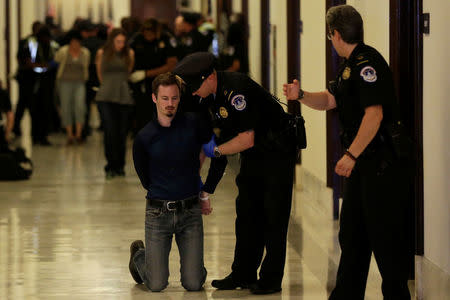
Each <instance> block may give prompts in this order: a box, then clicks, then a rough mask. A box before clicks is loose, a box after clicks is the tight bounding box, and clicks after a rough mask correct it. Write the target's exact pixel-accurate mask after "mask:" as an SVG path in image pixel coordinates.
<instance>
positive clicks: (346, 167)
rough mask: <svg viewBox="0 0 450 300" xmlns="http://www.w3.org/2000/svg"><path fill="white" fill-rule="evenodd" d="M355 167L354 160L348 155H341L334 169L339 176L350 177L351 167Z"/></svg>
mask: <svg viewBox="0 0 450 300" xmlns="http://www.w3.org/2000/svg"><path fill="white" fill-rule="evenodd" d="M354 167H355V161H354V160H353V159H351V158H350V157H348V156H347V155H344V156H342V158H341V159H340V160H339V161H338V163H337V164H336V168H335V169H334V171H335V172H336V174H338V175H340V176H345V177H347V178H348V177H350V174H351V173H352V170H353V168H354Z"/></svg>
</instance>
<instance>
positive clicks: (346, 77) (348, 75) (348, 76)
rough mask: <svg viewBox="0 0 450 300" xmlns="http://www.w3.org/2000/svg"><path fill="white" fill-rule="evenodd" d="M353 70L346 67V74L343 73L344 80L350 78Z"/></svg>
mask: <svg viewBox="0 0 450 300" xmlns="http://www.w3.org/2000/svg"><path fill="white" fill-rule="evenodd" d="M350 72H351V69H350V68H349V67H345V69H344V72H342V79H344V80H347V79H349V78H350Z"/></svg>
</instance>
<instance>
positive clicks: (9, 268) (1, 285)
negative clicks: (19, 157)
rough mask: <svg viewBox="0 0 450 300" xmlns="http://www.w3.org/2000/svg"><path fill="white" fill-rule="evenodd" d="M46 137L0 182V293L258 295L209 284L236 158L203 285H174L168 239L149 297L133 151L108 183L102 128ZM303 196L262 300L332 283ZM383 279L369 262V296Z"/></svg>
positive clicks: (227, 216)
mask: <svg viewBox="0 0 450 300" xmlns="http://www.w3.org/2000/svg"><path fill="white" fill-rule="evenodd" d="M51 141H52V142H53V144H54V145H53V146H51V147H42V146H40V147H34V149H33V161H34V163H35V173H34V175H33V178H32V179H31V180H29V181H23V182H0V299H14V300H15V299H148V298H149V297H152V299H240V298H242V299H256V298H259V297H256V296H253V295H251V294H250V293H249V291H247V290H236V291H216V290H215V289H214V288H212V287H211V280H212V279H216V278H221V277H223V276H225V275H227V274H228V273H229V271H230V264H231V261H232V258H233V248H234V198H235V196H236V192H237V191H236V187H235V185H234V177H235V172H236V170H235V169H236V168H235V167H233V165H234V166H236V162H234V164H233V163H231V166H230V167H229V168H228V169H227V174H226V176H225V177H224V179H223V180H222V182H221V184H220V185H219V187H218V190H217V192H216V194H215V195H214V200H213V201H214V202H213V203H214V211H213V214H212V215H210V216H208V217H205V218H204V219H205V263H206V266H207V269H208V278H207V282H206V284H205V290H204V291H202V292H190V293H188V292H185V290H184V289H183V288H182V287H181V284H180V282H179V278H180V276H179V257H178V252H177V248H176V246H175V245H174V246H173V248H172V253H171V258H170V262H171V264H170V270H171V275H170V276H171V277H170V285H169V287H168V288H167V289H166V290H165V291H164V292H162V293H156V294H149V292H147V291H146V290H145V288H144V287H143V286H142V285H135V284H134V281H133V280H132V278H131V276H130V274H129V272H128V258H129V245H130V243H131V242H132V241H133V240H135V239H142V238H143V235H144V205H145V201H144V191H143V189H142V188H141V186H140V184H139V181H138V178H137V177H136V175H135V172H134V170H133V167H132V163H131V155H130V152H128V158H127V162H128V164H127V168H126V173H127V176H126V177H125V178H115V179H112V180H109V181H106V180H105V177H104V172H103V164H104V159H103V147H102V146H101V135H100V134H99V133H94V135H93V136H92V137H91V138H90V139H89V141H88V143H87V144H85V145H81V146H70V147H68V146H65V145H64V144H65V140H64V137H63V136H56V137H52V138H51ZM130 145H131V144H130ZM305 194H306V193H302V192H301V191H300V190H298V189H296V190H295V199H294V206H293V212H292V218H291V226H290V232H289V248H288V255H287V264H286V272H285V278H284V282H283V290H282V292H281V293H280V294H275V295H270V296H266V297H264V299H326V297H327V295H328V293H329V291H330V289H331V288H332V286H333V285H334V277H335V274H336V266H337V262H338V257H339V246H338V243H337V230H338V226H337V223H336V222H334V221H332V220H331V218H330V216H328V215H327V214H325V213H324V210H323V209H322V208H321V207H319V206H317V205H314V204H311V203H309V202H308V198H307V195H305ZM372 266H375V264H372ZM446 280H447V279H444V280H443V284H448V283H446V282H448V281H446ZM380 284H381V281H380V277H379V274H378V271H377V270H376V268H373V269H372V271H371V273H370V278H369V282H368V286H367V297H366V299H374V300H375V299H382V296H381V293H380ZM424 285H425V284H424ZM426 285H427V286H426V288H432V285H431V286H430V285H429V282H427V284H426ZM447 286H448V285H447ZM412 289H414V287H413V286H412ZM447 295H448V294H447ZM426 299H445V298H442V297H441V298H435V297H430V298H426Z"/></svg>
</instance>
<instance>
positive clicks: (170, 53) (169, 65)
mask: <svg viewBox="0 0 450 300" xmlns="http://www.w3.org/2000/svg"><path fill="white" fill-rule="evenodd" d="M130 46H131V48H132V49H133V50H134V53H135V66H134V69H135V71H141V74H142V77H141V78H138V79H137V80H136V82H134V83H133V84H132V85H131V88H132V90H133V98H134V100H135V102H136V132H137V131H139V130H140V129H141V128H143V127H144V126H145V125H146V124H147V123H148V121H150V120H151V119H152V117H153V116H154V115H155V114H156V109H155V107H154V103H153V102H152V99H151V95H152V83H153V80H154V79H155V77H156V76H158V75H160V74H163V73H166V72H169V71H171V70H173V69H174V68H175V65H176V64H177V58H176V53H175V51H174V49H173V47H172V46H171V45H170V43H168V42H167V41H166V40H164V39H162V38H161V28H160V24H159V22H158V21H157V20H156V19H152V18H151V19H148V20H146V21H145V22H144V23H143V24H142V27H141V32H140V33H139V34H138V35H137V36H136V37H135V39H134V40H133V42H132V43H131V45H130ZM136 74H138V73H136V72H135V73H134V74H133V75H132V76H131V78H134V77H135V76H134V75H136Z"/></svg>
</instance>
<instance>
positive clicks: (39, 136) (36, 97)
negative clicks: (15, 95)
mask: <svg viewBox="0 0 450 300" xmlns="http://www.w3.org/2000/svg"><path fill="white" fill-rule="evenodd" d="M37 42H38V44H37V50H36V58H35V62H34V63H35V65H34V68H33V71H34V74H35V77H36V81H35V84H34V87H33V100H32V105H31V118H32V136H33V143H34V144H39V145H42V146H49V145H51V144H50V142H49V140H48V134H49V132H50V130H51V129H52V128H53V129H56V128H58V129H59V128H60V126H59V120H58V119H57V118H59V116H58V115H57V113H56V106H55V99H54V90H55V79H56V69H57V64H56V62H55V60H54V57H55V54H56V51H57V50H58V48H59V44H58V43H56V42H55V41H54V40H53V39H52V36H51V33H50V28H49V27H47V26H42V27H40V29H39V31H38V33H37Z"/></svg>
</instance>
